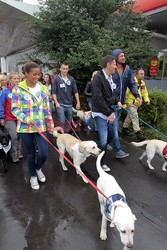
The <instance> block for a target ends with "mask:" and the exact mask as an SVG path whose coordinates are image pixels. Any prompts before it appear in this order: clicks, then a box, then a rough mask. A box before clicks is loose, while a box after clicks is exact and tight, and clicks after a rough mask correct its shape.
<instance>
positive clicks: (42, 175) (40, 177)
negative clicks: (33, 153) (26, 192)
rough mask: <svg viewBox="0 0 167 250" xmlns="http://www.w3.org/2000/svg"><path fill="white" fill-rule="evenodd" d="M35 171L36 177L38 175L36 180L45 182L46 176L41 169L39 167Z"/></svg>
mask: <svg viewBox="0 0 167 250" xmlns="http://www.w3.org/2000/svg"><path fill="white" fill-rule="evenodd" d="M36 172H37V177H38V180H39V181H40V182H45V181H46V177H45V175H44V174H43V173H42V169H41V168H40V169H39V170H36Z"/></svg>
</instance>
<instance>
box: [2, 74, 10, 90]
mask: <svg viewBox="0 0 167 250" xmlns="http://www.w3.org/2000/svg"><path fill="white" fill-rule="evenodd" d="M7 84H8V79H7V76H6V75H4V74H1V75H0V92H1V91H2V90H3V89H4V88H5V87H6V86H7Z"/></svg>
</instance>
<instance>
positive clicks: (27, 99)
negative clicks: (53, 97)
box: [12, 80, 54, 133]
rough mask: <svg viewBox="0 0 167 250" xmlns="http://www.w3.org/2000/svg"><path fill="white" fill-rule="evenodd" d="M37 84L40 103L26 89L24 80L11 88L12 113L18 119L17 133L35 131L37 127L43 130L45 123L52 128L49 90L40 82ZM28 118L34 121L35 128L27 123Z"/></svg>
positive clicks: (44, 129)
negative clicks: (38, 85)
mask: <svg viewBox="0 0 167 250" xmlns="http://www.w3.org/2000/svg"><path fill="white" fill-rule="evenodd" d="M38 84H40V86H41V101H40V103H38V102H37V99H36V98H35V96H33V95H32V94H31V93H30V91H29V90H28V87H27V84H26V81H25V80H24V81H22V82H20V83H19V84H18V85H16V86H14V88H13V89H12V113H13V115H14V116H16V117H17V119H18V122H17V132H19V133H36V132H37V128H38V129H40V131H41V132H44V131H46V124H49V127H50V128H54V123H53V120H52V117H51V114H50V109H49V92H48V90H47V88H46V87H45V86H44V85H42V84H41V83H40V82H38ZM30 120H33V121H34V122H35V124H36V126H37V128H36V127H35V126H29V125H28V124H27V122H28V121H30Z"/></svg>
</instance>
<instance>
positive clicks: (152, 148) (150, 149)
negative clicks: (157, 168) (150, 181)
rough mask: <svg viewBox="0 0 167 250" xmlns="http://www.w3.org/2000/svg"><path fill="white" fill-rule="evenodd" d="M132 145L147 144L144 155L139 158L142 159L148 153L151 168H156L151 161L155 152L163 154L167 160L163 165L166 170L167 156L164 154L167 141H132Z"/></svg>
mask: <svg viewBox="0 0 167 250" xmlns="http://www.w3.org/2000/svg"><path fill="white" fill-rule="evenodd" d="M131 143H132V145H134V146H136V147H142V146H144V145H146V150H145V151H144V153H143V154H142V156H141V157H140V158H139V160H142V159H143V157H144V156H145V155H146V156H147V164H148V166H149V168H150V169H154V167H153V166H152V165H151V161H152V159H153V158H154V156H155V154H158V155H159V156H161V157H162V158H163V159H164V160H165V162H164V164H163V166H162V171H164V172H165V171H166V166H167V158H166V156H165V154H164V149H165V148H166V146H167V142H165V141H161V140H147V141H143V142H131Z"/></svg>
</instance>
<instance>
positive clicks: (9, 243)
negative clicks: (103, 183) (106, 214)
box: [0, 134, 167, 250]
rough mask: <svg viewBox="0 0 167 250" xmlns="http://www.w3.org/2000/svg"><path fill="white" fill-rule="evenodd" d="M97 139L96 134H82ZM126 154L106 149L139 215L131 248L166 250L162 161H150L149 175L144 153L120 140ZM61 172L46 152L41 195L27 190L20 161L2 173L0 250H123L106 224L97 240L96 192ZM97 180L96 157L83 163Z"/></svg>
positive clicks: (165, 186) (166, 179)
mask: <svg viewBox="0 0 167 250" xmlns="http://www.w3.org/2000/svg"><path fill="white" fill-rule="evenodd" d="M81 138H82V139H83V138H84V139H85V140H86V139H90V138H92V139H95V134H91V135H83V134H82V135H81ZM122 144H123V148H124V149H125V151H126V152H129V153H130V156H129V157H128V158H126V159H124V160H123V159H122V160H118V159H115V157H114V152H113V151H108V155H107V160H108V164H109V165H110V167H111V174H112V175H113V176H114V177H115V178H116V179H117V181H118V183H119V184H120V186H121V187H122V189H123V190H124V192H125V193H126V196H127V201H128V204H129V205H130V207H131V209H132V211H133V213H134V214H135V215H136V217H137V221H136V230H135V239H134V243H135V246H134V248H133V249H134V250H165V249H167V173H163V172H161V167H162V163H163V160H162V159H161V158H159V157H156V158H155V159H154V160H153V163H152V164H153V165H154V166H155V171H150V170H149V169H148V167H147V165H146V160H145V159H143V161H142V163H140V162H139V161H138V158H139V156H140V155H141V153H142V149H137V148H134V147H133V146H131V145H130V144H128V143H125V142H122ZM67 166H68V168H69V172H68V173H65V172H63V171H62V169H61V166H60V164H59V163H58V155H57V153H56V152H55V151H54V150H53V149H52V148H49V158H48V161H47V164H46V166H45V170H44V171H45V173H46V176H47V183H46V184H43V185H41V188H40V190H39V191H33V190H32V189H31V188H30V185H29V183H28V177H27V170H26V169H27V168H26V165H25V162H24V160H23V161H22V162H20V163H19V164H18V165H17V164H15V165H14V164H11V166H10V170H9V172H8V173H7V174H3V173H1V174H0V222H1V223H0V250H121V249H122V248H123V247H122V244H121V242H120V238H119V234H118V232H117V231H116V229H111V228H110V227H109V225H108V239H107V240H106V241H101V240H100V238H99V232H100V224H101V215H100V210H99V203H98V199H97V194H96V191H95V190H93V188H92V187H91V186H90V185H89V184H85V183H84V182H83V181H82V179H81V178H80V177H79V176H77V175H76V174H75V170H74V169H73V168H72V167H71V166H69V165H68V164H67ZM82 166H83V168H82V169H83V171H84V172H85V174H87V176H88V177H89V178H90V179H91V180H93V181H96V180H97V178H98V174H97V171H96V167H95V158H93V157H90V158H89V159H87V161H86V162H85V163H84V164H83V165H82Z"/></svg>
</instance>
